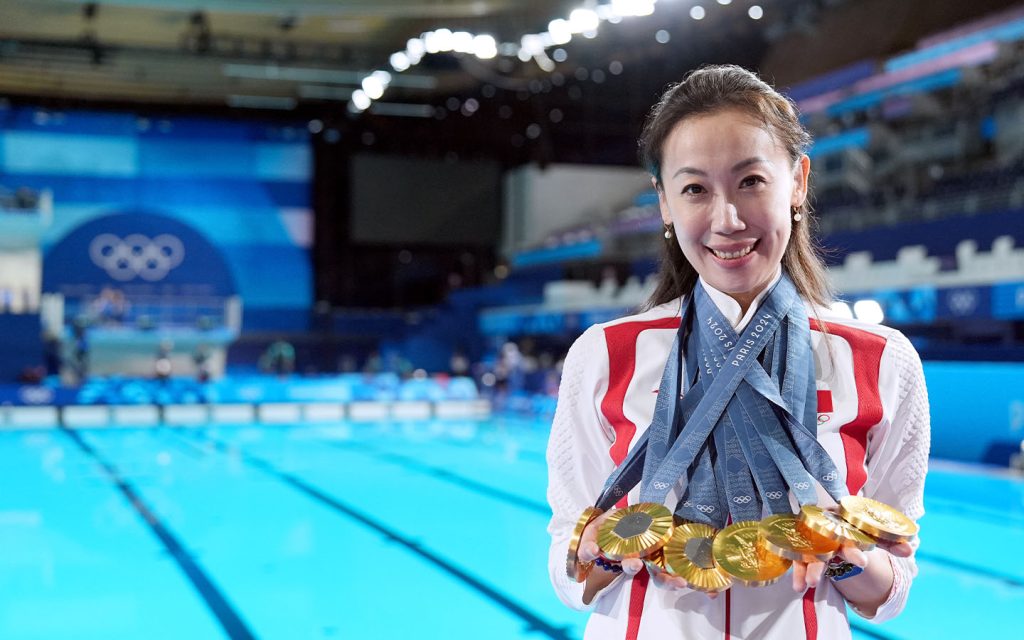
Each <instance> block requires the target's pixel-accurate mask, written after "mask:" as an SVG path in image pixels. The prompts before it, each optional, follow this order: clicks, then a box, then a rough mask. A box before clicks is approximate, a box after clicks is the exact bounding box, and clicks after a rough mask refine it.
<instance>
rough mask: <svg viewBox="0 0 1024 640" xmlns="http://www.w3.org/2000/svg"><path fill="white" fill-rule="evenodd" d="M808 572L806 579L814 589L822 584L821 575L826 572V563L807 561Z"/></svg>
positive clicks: (808, 584)
mask: <svg viewBox="0 0 1024 640" xmlns="http://www.w3.org/2000/svg"><path fill="white" fill-rule="evenodd" d="M806 572H807V574H806V577H805V579H806V581H807V586H808V587H809V588H811V589H814V588H816V587H817V586H818V585H819V584H821V575H822V574H823V573H825V563H824V562H809V563H807V568H806Z"/></svg>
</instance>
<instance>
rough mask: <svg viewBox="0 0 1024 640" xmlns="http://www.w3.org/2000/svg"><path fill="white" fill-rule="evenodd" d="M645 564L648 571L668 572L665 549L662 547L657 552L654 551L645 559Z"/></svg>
mask: <svg viewBox="0 0 1024 640" xmlns="http://www.w3.org/2000/svg"><path fill="white" fill-rule="evenodd" d="M670 542H671V540H670ZM644 564H645V565H647V568H648V570H651V569H652V568H653V569H656V570H658V571H666V569H667V568H666V565H665V547H662V548H660V549H658V550H656V551H652V552H651V554H650V555H649V556H647V557H646V558H644Z"/></svg>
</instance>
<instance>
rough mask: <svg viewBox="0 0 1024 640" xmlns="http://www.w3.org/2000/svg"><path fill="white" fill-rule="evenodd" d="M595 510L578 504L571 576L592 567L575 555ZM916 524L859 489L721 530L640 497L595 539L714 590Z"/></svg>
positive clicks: (909, 533) (609, 553) (763, 578)
mask: <svg viewBox="0 0 1024 640" xmlns="http://www.w3.org/2000/svg"><path fill="white" fill-rule="evenodd" d="M600 515H601V512H600V510H598V509H597V508H595V507H590V508H589V509H587V510H586V511H584V512H583V515H582V516H581V517H580V519H579V522H578V523H577V525H576V529H575V531H574V535H573V538H572V540H571V542H570V544H569V555H568V558H567V559H566V570H567V572H568V574H569V577H570V578H572V579H574V580H576V581H577V582H584V581H585V580H586V579H587V575H588V574H589V573H590V571H591V569H592V568H593V563H582V562H580V561H579V558H578V556H577V552H578V550H579V544H580V540H581V538H582V536H583V531H584V530H585V529H586V527H587V525H588V524H590V523H591V522H593V521H594V520H595V519H596V518H597V517H598V516H600ZM917 532H918V525H917V523H915V522H914V521H913V520H911V519H910V518H908V517H906V516H905V515H903V514H902V513H900V512H899V511H897V510H896V509H894V508H893V507H890V506H888V505H886V504H883V503H881V502H878V501H876V500H872V499H870V498H864V497H860V496H846V497H844V498H842V499H841V500H840V501H839V511H838V514H837V513H835V512H832V511H826V510H824V509H821V508H820V507H816V506H804V507H803V508H802V509H801V510H800V513H799V514H795V515H794V514H776V515H772V516H768V517H767V518H764V519H763V520H761V521H760V522H757V521H749V522H736V523H733V524H731V525H729V526H727V527H726V528H724V529H722V530H721V531H716V530H715V529H714V528H712V527H711V526H708V525H706V524H701V523H696V522H676V521H674V519H673V515H672V512H671V511H669V509H668V508H667V507H665V506H664V505H661V504H656V503H653V502H641V503H638V504H634V505H630V506H628V507H624V508H622V509H617V510H615V511H613V512H612V513H611V515H609V516H608V517H607V518H606V519H605V521H604V522H603V523H602V524H601V526H600V528H599V529H598V532H597V544H598V546H599V547H600V548H601V555H602V556H603V557H604V558H605V559H607V560H610V561H613V562H617V561H622V560H625V559H627V558H641V559H643V560H644V562H645V563H646V564H647V565H648V567H651V566H652V565H653V566H654V567H656V568H657V569H658V570H661V571H664V572H666V573H668V574H669V575H674V576H679V577H681V578H683V579H684V580H686V582H687V583H688V584H689V585H690V587H691V588H693V589H696V590H699V591H704V592H708V593H714V592H719V591H724V590H726V589H728V588H729V587H731V586H732V585H733V584H740V585H743V586H747V587H763V586H766V585H769V584H772V583H774V582H776V581H778V580H779V579H780V578H781V577H782V576H783V575H784V574H785V573H786V572H787V571H788V570H789V567H790V566H791V565H792V564H793V561H794V560H797V561H801V562H812V561H827V560H828V559H830V558H831V557H832V556H834V555H835V554H836V553H837V552H838V551H839V550H840V549H841V548H842V547H851V546H852V547H856V548H858V549H860V550H862V551H869V550H871V549H872V548H874V547H875V545H876V544H877V543H878V542H879V541H884V542H889V543H898V542H908V541H909V540H911V539H912V538H914V536H916V535H917Z"/></svg>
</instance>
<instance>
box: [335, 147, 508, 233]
mask: <svg viewBox="0 0 1024 640" xmlns="http://www.w3.org/2000/svg"><path fill="white" fill-rule="evenodd" d="M351 167H352V168H351V180H352V191H351V193H352V203H351V204H352V208H351V211H352V217H351V220H352V223H351V224H352V228H351V231H352V239H353V240H354V241H355V242H360V243H370V244H377V243H381V244H392V245H393V244H402V243H409V244H446V245H459V244H462V245H485V246H486V245H494V244H496V243H497V242H498V239H499V235H500V233H501V202H502V198H501V166H500V165H499V164H498V163H497V162H491V161H484V160H479V161H465V162H445V161H443V160H422V159H414V158H403V157H398V156H385V155H369V154H366V155H357V156H355V157H354V158H353V159H352V165H351Z"/></svg>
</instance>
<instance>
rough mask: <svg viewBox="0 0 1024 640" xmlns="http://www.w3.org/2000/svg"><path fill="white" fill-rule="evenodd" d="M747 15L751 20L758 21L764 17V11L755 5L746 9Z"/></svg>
mask: <svg viewBox="0 0 1024 640" xmlns="http://www.w3.org/2000/svg"><path fill="white" fill-rule="evenodd" d="M747 15H748V16H750V17H751V18H753V19H754V20H760V19H761V18H763V17H764V9H762V8H761V6H760V5H756V4H755V5H753V6H752V7H750V8H749V9H747Z"/></svg>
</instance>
